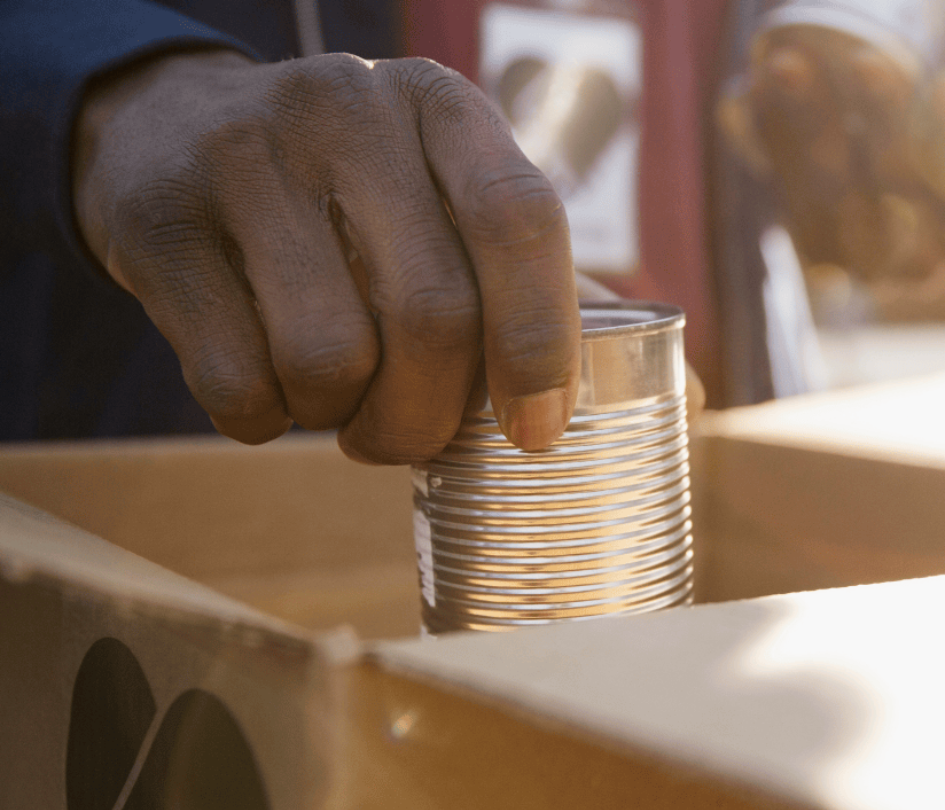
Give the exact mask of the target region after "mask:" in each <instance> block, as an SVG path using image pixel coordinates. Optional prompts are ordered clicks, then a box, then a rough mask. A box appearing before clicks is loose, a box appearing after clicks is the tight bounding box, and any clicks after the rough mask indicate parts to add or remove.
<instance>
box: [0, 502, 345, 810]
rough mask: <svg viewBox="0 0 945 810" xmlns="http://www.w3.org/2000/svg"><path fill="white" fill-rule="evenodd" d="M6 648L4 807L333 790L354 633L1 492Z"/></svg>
mask: <svg viewBox="0 0 945 810" xmlns="http://www.w3.org/2000/svg"><path fill="white" fill-rule="evenodd" d="M0 639H2V640H3V656H2V662H0V695H2V700H0V749H2V753H0V807H3V808H26V807H37V808H40V807H41V808H44V810H46V808H49V810H56V808H63V810H81V808H90V807H112V806H118V807H121V806H124V801H125V799H128V800H129V801H130V802H131V804H129V807H130V806H151V805H148V804H147V801H148V800H149V801H152V802H153V801H154V800H155V798H154V797H155V796H161V795H165V796H169V797H176V798H175V801H177V804H175V803H174V802H173V801H172V802H171V804H170V805H168V806H180V807H182V808H186V807H191V806H194V807H196V806H199V803H198V804H194V801H195V800H196V799H197V798H198V797H199V796H200V795H203V794H208V795H210V794H212V795H213V796H215V797H216V799H214V801H218V802H224V804H226V806H228V807H231V808H235V810H276V808H284V809H285V810H290V808H291V809H292V810H294V809H295V808H298V807H304V806H309V807H314V806H317V805H318V803H320V802H321V801H322V800H323V799H324V797H325V796H326V795H327V793H328V791H329V790H330V789H331V784H330V780H331V774H332V773H334V772H336V770H337V768H336V766H335V765H334V763H333V760H332V758H333V757H334V756H335V753H336V752H337V748H338V743H337V736H336V735H337V727H336V726H337V724H336V722H335V718H336V716H337V705H336V701H337V696H336V694H335V692H336V687H335V685H334V681H335V676H334V675H333V673H334V672H335V670H336V668H337V667H338V666H339V665H340V664H342V663H344V662H345V661H346V660H348V659H349V658H350V656H351V655H352V654H353V647H352V645H353V642H352V641H351V639H350V636H346V635H344V634H341V635H338V636H335V637H322V638H321V639H315V638H314V637H311V636H309V635H307V634H303V633H301V632H300V631H298V630H296V629H294V628H292V627H290V626H288V625H286V624H285V623H283V622H279V621H277V620H275V619H272V618H270V617H267V616H265V615H263V614H260V613H258V612H257V611H254V610H251V609H249V608H247V607H246V606H244V605H241V604H240V603H238V602H234V601H232V600H229V599H226V598H224V597H222V596H220V595H218V594H216V593H214V592H213V591H211V590H209V589H207V588H204V587H201V586H199V585H197V584H196V583H193V582H190V581H188V580H185V579H184V578H182V577H180V576H177V575H175V574H172V573H170V572H168V571H166V570H164V569H162V568H160V567H159V566H156V565H154V564H153V563H149V562H148V561H146V560H143V559H141V558H139V557H136V556H134V555H132V554H130V553H128V552H126V551H123V550H121V549H119V548H117V547H114V546H112V545H110V544H108V543H106V542H104V541H102V540H100V539H98V538H96V537H92V536H91V535H89V534H87V533H85V532H83V531H80V530H78V529H75V528H74V527H71V526H68V525H66V524H63V523H61V522H59V521H57V520H54V519H52V518H50V517H48V516H47V515H44V514H42V513H38V512H37V511H36V510H34V509H32V508H30V507H27V506H24V505H23V504H20V503H17V502H15V501H12V500H11V499H10V498H8V497H7V496H0ZM143 793H147V794H148V796H149V797H150V798H149V799H148V800H145V804H135V801H138V802H140V801H142V794H143ZM129 797H131V798H130V799H129ZM201 801H202V800H201ZM207 801H210V800H209V799H208V800H207ZM162 806H163V805H162ZM206 806H208V807H209V806H220V805H219V804H212V803H211V804H207V805H206Z"/></svg>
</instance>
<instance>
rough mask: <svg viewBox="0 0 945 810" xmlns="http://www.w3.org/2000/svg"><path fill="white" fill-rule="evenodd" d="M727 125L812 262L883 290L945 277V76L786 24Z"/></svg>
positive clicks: (861, 44)
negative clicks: (929, 75) (776, 194)
mask: <svg viewBox="0 0 945 810" xmlns="http://www.w3.org/2000/svg"><path fill="white" fill-rule="evenodd" d="M929 67H934V66H929ZM718 121H719V123H720V125H721V128H722V130H723V132H724V133H725V134H726V135H727V136H728V139H729V141H730V143H731V144H732V145H733V146H734V147H735V148H736V150H737V151H738V152H739V153H740V154H741V155H742V156H743V157H744V158H745V160H746V161H747V163H748V164H749V165H750V166H752V167H753V168H754V169H755V171H756V172H757V173H758V174H759V175H760V176H762V177H765V178H767V179H770V180H771V181H773V183H774V184H775V185H776V187H777V188H778V190H779V191H780V192H781V193H782V198H783V200H784V202H785V208H786V213H787V217H788V225H789V229H790V232H791V236H792V237H793V239H794V242H795V245H796V246H797V248H798V252H799V253H800V254H801V257H802V259H803V260H804V262H805V264H806V265H807V266H809V267H810V266H816V265H836V266H839V267H842V268H844V269H845V270H846V271H848V272H849V273H851V274H852V275H853V276H854V277H856V278H857V279H859V280H860V281H861V282H863V283H865V284H867V285H870V286H871V288H873V289H880V288H881V287H882V285H883V284H887V283H890V282H892V283H895V284H902V283H904V282H908V283H910V284H915V283H919V282H923V281H924V280H927V279H931V278H933V277H934V276H935V275H936V274H938V275H941V272H942V268H943V261H945V159H943V156H945V74H940V78H938V79H936V80H934V81H932V82H926V81H925V78H924V72H923V68H922V66H920V65H918V64H917V63H913V62H911V61H910V60H909V59H907V58H906V57H905V56H904V55H903V54H901V53H900V51H898V50H895V49H889V50H883V49H881V48H880V47H878V46H877V45H875V44H871V43H869V42H867V41H866V40H863V39H860V38H858V37H855V36H850V35H847V34H843V33H842V32H840V31H834V30H831V29H829V28H826V27H818V26H802V25H795V26H784V27H782V28H777V29H774V30H772V31H768V32H766V33H765V34H764V35H763V36H761V37H760V38H758V39H756V41H755V43H754V47H753V49H752V52H751V62H750V65H749V66H748V69H747V72H746V74H745V75H744V76H742V77H739V78H738V79H737V80H736V81H734V82H733V83H732V84H730V85H729V87H728V88H727V89H726V91H725V93H724V95H723V99H722V101H721V103H720V105H719V108H718ZM939 286H940V285H939Z"/></svg>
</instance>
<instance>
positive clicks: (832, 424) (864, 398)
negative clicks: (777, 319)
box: [697, 373, 945, 468]
mask: <svg viewBox="0 0 945 810" xmlns="http://www.w3.org/2000/svg"><path fill="white" fill-rule="evenodd" d="M943 414H945V373H938V374H931V375H928V376H923V377H916V378H912V379H907V380H897V381H893V382H885V383H877V384H873V385H867V386H859V387H856V388H849V389H842V390H837V391H831V392H829V393H820V394H811V395H807V396H799V397H790V398H787V399H781V400H777V401H774V402H768V403H765V404H763V405H752V406H748V407H743V408H732V409H731V410H728V411H721V412H714V413H709V414H706V415H705V417H704V418H703V419H702V420H700V421H699V422H698V423H697V428H698V431H699V433H701V434H708V435H713V436H717V435H721V436H725V437H727V438H730V439H745V440H754V441H765V442H768V443H771V444H779V445H784V446H790V447H802V448H806V449H815V450H824V451H827V452H830V453H834V454H842V455H847V456H859V457H867V458H874V459H883V460H887V461H891V462H896V463H919V464H923V465H928V466H935V467H939V468H945V430H942V429H941V427H942V422H943V418H945V417H943Z"/></svg>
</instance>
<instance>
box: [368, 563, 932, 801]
mask: <svg viewBox="0 0 945 810" xmlns="http://www.w3.org/2000/svg"><path fill="white" fill-rule="evenodd" d="M943 635H945V578H942V577H936V578H930V579H925V580H913V581H908V582H899V583H888V584H883V585H874V586H862V587H858V588H849V589H837V590H828V591H819V592H815V593H809V594H795V595H791V596H782V597H770V598H766V599H759V600H750V601H744V602H735V603H728V604H724V605H704V606H699V607H695V608H690V609H680V610H674V611H668V612H665V613H661V614H650V615H646V616H639V617H628V618H621V619H605V620H600V621H593V622H587V623H584V624H567V625H557V626H550V627H545V628H537V629H533V630H529V631H528V632H527V634H525V633H521V634H513V635H508V636H501V637H494V636H490V637H484V636H482V635H475V634H468V635H462V636H452V637H444V638H439V639H436V640H434V641H413V642H395V643H380V644H378V645H376V646H375V647H374V657H375V660H376V662H377V666H378V667H379V668H381V669H383V670H387V671H390V672H393V673H395V674H398V675H400V676H401V677H406V678H412V679H415V680H417V681H418V682H420V683H439V684H440V685H441V689H442V688H443V686H442V685H443V684H448V687H446V688H448V689H449V690H453V691H456V690H457V689H460V690H462V691H464V692H465V693H466V694H469V695H476V696H478V697H479V698H480V699H481V700H485V701H486V702H488V703H491V704H492V705H495V704H496V703H499V704H501V705H503V706H505V707H507V710H508V711H512V712H514V711H515V710H516V709H517V710H519V711H521V712H531V713H532V716H533V717H543V718H548V719H554V720H557V721H558V723H559V728H570V729H572V730H579V733H578V736H580V734H588V733H593V734H596V735H597V736H598V738H599V739H602V740H609V741H610V742H611V743H612V744H616V745H617V746H619V747H620V748H621V749H622V750H623V751H624V752H625V756H626V757H627V759H628V760H629V761H630V762H631V763H635V766H636V767H638V768H642V769H643V770H644V772H646V763H647V761H649V762H654V761H655V762H660V763H662V769H663V771H662V772H663V773H664V774H665V773H666V772H667V771H669V772H672V771H673V769H674V768H679V769H680V770H679V771H677V774H679V773H685V768H686V767H688V768H690V773H691V774H695V775H696V778H698V774H705V773H712V774H715V778H716V781H717V783H720V784H721V785H722V786H724V785H725V784H726V783H728V784H730V785H737V784H745V785H751V786H753V787H754V788H756V789H762V790H764V791H767V792H769V794H770V795H772V796H780V797H783V798H785V799H787V800H789V801H794V802H796V803H797V805H798V806H803V807H818V808H830V809H831V810H854V809H855V810H894V809H899V810H901V808H906V807H908V808H912V809H913V810H917V809H918V808H930V810H931V808H941V807H943V806H945V784H943V783H942V781H941V752H942V747H941V744H940V738H941V729H942V728H943V726H945V694H943V690H942V684H943V683H945V648H943V645H942V644H941V639H942V637H943ZM426 722H428V718H427V717H425V716H423V715H422V714H418V715H417V716H415V717H413V718H412V719H411V724H410V725H411V728H412V727H414V726H415V727H416V734H417V735H418V737H420V739H419V741H418V743H417V744H418V745H419V746H421V747H422V746H423V745H424V740H423V734H424V732H423V728H424V724H425V723H426ZM429 722H430V723H431V724H435V722H436V719H435V718H432V719H430V720H429ZM410 733H411V731H410V730H409V729H408V730H407V731H406V735H405V736H407V737H409V735H410ZM436 745H437V740H436V739H435V738H433V739H430V740H428V742H427V747H429V748H431V749H434V750H435V748H436ZM646 754H649V760H648V759H647V757H646ZM561 767H566V764H565V763H561ZM677 778H678V777H677ZM720 795H723V794H720ZM624 797H625V798H626V799H628V800H629V799H631V793H630V792H629V788H628V792H627V793H626V794H624ZM727 801H728V799H725V800H721V799H720V803H719V805H718V806H722V807H728V806H730V805H729V804H727V803H726V802H727ZM483 806H485V805H483ZM490 806H491V805H490ZM502 806H506V805H502ZM508 806H514V805H508ZM549 806H556V807H557V806H559V805H558V804H556V803H552V804H551V805H549ZM590 806H593V805H590ZM607 806H618V805H607ZM625 806H651V805H649V804H641V805H630V804H628V805H625ZM657 806H662V805H657ZM680 806H686V807H689V806H699V807H702V806H716V805H711V804H701V803H697V804H694V805H690V804H688V803H686V804H682V805H680ZM758 806H770V805H769V804H767V803H765V802H760V803H759V805H758Z"/></svg>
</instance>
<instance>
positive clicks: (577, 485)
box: [413, 302, 693, 634]
mask: <svg viewBox="0 0 945 810" xmlns="http://www.w3.org/2000/svg"><path fill="white" fill-rule="evenodd" d="M581 315H582V326H583V334H582V354H581V361H582V370H581V381H580V386H579V389H578V399H577V405H576V408H575V411H574V416H573V418H572V420H571V422H570V424H569V426H568V428H567V430H566V431H565V433H564V435H563V436H562V437H561V438H560V439H559V440H558V441H557V442H555V443H554V444H553V445H552V446H551V447H549V448H548V449H546V450H544V451H540V452H537V453H527V452H524V451H522V450H519V449H518V448H516V447H515V446H513V445H512V444H511V443H510V442H509V441H508V440H507V439H506V438H505V437H504V436H503V435H502V433H501V431H500V430H499V427H498V423H497V422H496V419H495V416H494V415H493V413H492V411H491V408H490V406H489V405H488V404H487V406H486V408H485V409H484V410H482V411H481V412H479V413H477V414H475V415H474V416H471V417H468V418H467V419H466V420H465V421H464V423H463V425H462V426H461V428H460V430H459V432H458V433H457V435H456V436H455V438H454V439H453V440H452V442H451V443H450V444H449V445H448V446H447V447H446V448H445V449H444V450H443V452H442V453H440V454H439V455H438V456H437V457H436V458H434V459H433V460H432V461H430V462H427V463H426V464H423V465H417V466H415V467H414V470H413V482H414V529H415V539H416V544H417V556H418V562H419V570H420V584H421V593H422V610H423V621H424V625H425V627H426V629H427V630H428V631H429V632H431V633H434V634H436V633H441V632H445V631H449V630H459V629H475V630H503V629H511V628H514V627H518V626H522V625H528V624H543V623H549V622H557V621H565V620H574V619H588V618H593V617H596V616H603V615H607V614H616V613H633V612H642V611H649V610H656V609H658V608H665V607H670V606H673V605H682V604H688V603H690V602H691V601H692V575H693V566H692V524H691V521H690V505H689V500H690V495H689V462H688V439H687V431H686V398H685V397H686V394H685V376H686V375H685V363H684V360H683V338H682V329H683V325H684V323H685V317H684V315H683V313H682V311H681V310H680V309H678V308H676V307H672V306H668V305H665V304H656V303H643V302H606V303H600V304H594V305H593V306H592V307H587V308H582V311H581Z"/></svg>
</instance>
